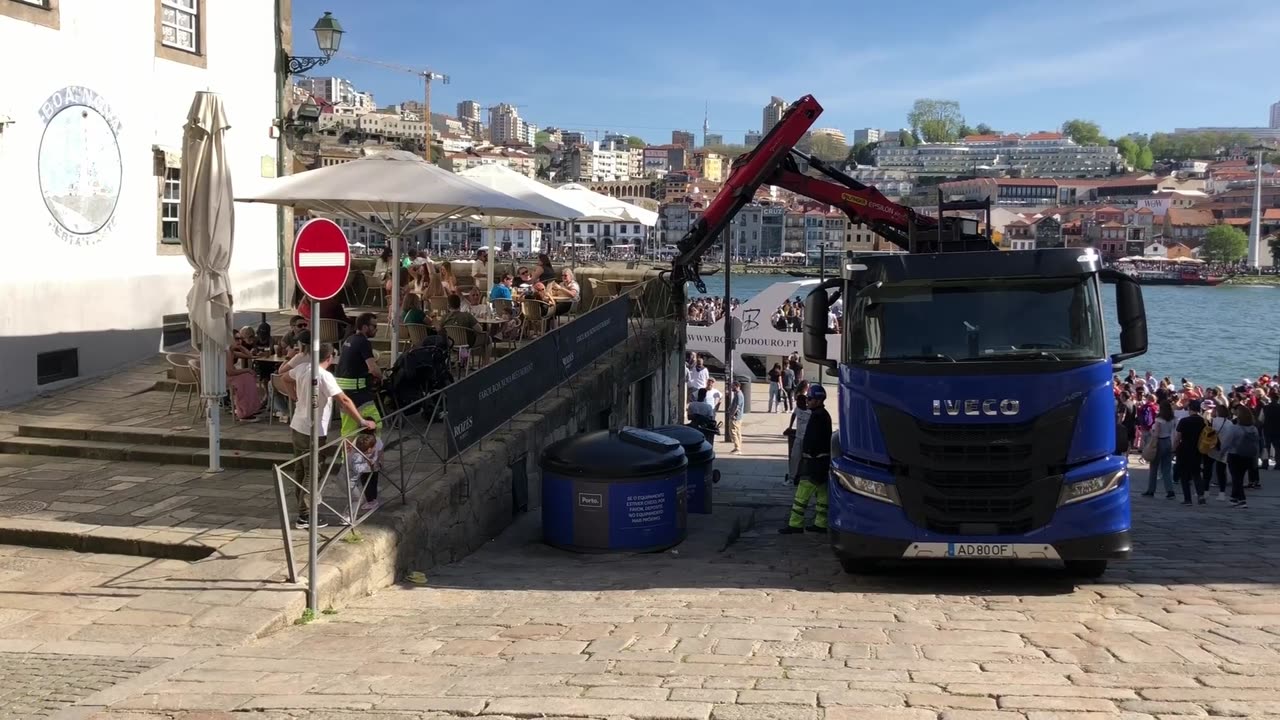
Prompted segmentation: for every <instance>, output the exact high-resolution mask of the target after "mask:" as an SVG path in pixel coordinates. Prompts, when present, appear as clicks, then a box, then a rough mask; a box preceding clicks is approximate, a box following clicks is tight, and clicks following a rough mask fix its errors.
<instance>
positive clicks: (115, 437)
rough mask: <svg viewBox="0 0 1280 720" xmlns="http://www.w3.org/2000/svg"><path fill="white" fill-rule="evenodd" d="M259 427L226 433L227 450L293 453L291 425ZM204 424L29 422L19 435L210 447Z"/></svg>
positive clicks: (19, 427)
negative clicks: (239, 433)
mask: <svg viewBox="0 0 1280 720" xmlns="http://www.w3.org/2000/svg"><path fill="white" fill-rule="evenodd" d="M259 425H260V428H259V427H255V432H254V436H253V437H234V436H232V437H228V436H227V435H226V434H224V435H223V436H222V441H221V443H222V447H223V449H224V450H240V451H244V452H248V453H259V452H266V453H290V452H292V450H293V445H292V443H291V442H290V440H289V429H288V426H286V425H283V424H279V425H270V426H268V425H266V424H265V423H260V424H259ZM203 430H204V427H203V425H197V429H196V431H191V430H188V431H181V430H173V429H172V428H150V427H123V426H121V427H115V426H110V425H98V426H88V425H71V424H57V425H52V424H49V425H46V424H40V423H28V424H19V425H18V435H19V436H20V437H28V438H46V439H51V440H64V441H71V442H80V441H84V440H93V441H100V442H110V443H123V444H127V445H164V446H167V447H179V448H196V449H200V448H207V447H208V446H209V437H208V436H207V435H205V434H204V433H203V432H202V431H203Z"/></svg>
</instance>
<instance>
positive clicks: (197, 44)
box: [155, 0, 208, 67]
mask: <svg viewBox="0 0 1280 720" xmlns="http://www.w3.org/2000/svg"><path fill="white" fill-rule="evenodd" d="M207 3H208V0H155V7H156V18H155V35H156V37H155V55H156V57H158V58H161V59H164V60H171V61H173V62H180V63H184V64H186V65H195V66H197V67H206V66H207V65H206V62H205V56H206V55H207V53H206V50H205V31H204V30H205V27H204V26H205V19H206V13H207Z"/></svg>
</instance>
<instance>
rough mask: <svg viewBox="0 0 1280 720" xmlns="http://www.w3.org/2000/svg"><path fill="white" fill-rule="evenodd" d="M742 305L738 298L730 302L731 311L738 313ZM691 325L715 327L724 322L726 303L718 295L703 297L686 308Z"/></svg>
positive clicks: (696, 299) (696, 298)
mask: <svg viewBox="0 0 1280 720" xmlns="http://www.w3.org/2000/svg"><path fill="white" fill-rule="evenodd" d="M740 304H741V303H739V301H738V298H731V299H730V300H729V308H730V310H732V311H734V312H736V311H737V310H738V307H739V305H740ZM685 309H686V310H687V311H688V314H687V315H686V317H688V318H689V324H690V325H715V324H716V323H717V322H721V321H723V320H724V310H725V301H724V298H723V297H720V296H718V295H701V296H698V297H695V298H693V299H692V300H690V301H689V303H688V304H687V305H686V306H685Z"/></svg>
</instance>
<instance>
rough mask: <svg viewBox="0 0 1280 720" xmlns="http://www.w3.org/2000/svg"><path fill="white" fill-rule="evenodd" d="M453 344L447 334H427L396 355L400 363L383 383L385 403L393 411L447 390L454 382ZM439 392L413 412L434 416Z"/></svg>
mask: <svg viewBox="0 0 1280 720" xmlns="http://www.w3.org/2000/svg"><path fill="white" fill-rule="evenodd" d="M451 347H452V344H451V343H450V342H449V338H447V337H445V336H443V335H434V334H432V335H427V337H426V338H425V339H423V341H422V343H421V344H419V345H418V346H417V347H413V348H410V349H409V350H407V351H406V352H405V353H404V354H403V355H401V356H400V357H399V358H397V359H396V364H395V366H394V367H392V368H391V372H390V374H389V375H388V377H387V380H386V382H385V383H383V388H384V390H383V398H384V400H383V404H384V407H386V408H387V410H388V411H389V412H396V411H398V410H401V409H403V408H406V407H409V406H410V405H412V404H413V403H415V402H418V401H419V400H421V399H422V398H424V397H426V396H428V395H430V394H431V393H434V392H436V391H437V390H443V389H444V388H445V387H447V386H449V385H450V384H451V383H453V373H451V372H450V371H449V350H450V348H451ZM439 401H440V398H439V397H438V396H437V397H436V398H435V399H433V400H432V401H430V402H425V403H422V404H421V405H419V406H418V407H416V408H414V409H413V410H412V411H410V412H409V413H408V414H409V415H416V414H419V413H420V414H422V415H424V416H428V417H429V416H430V415H431V413H433V412H435V409H436V404H437V403H438V402H439Z"/></svg>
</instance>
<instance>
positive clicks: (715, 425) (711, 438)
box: [685, 415, 721, 445]
mask: <svg viewBox="0 0 1280 720" xmlns="http://www.w3.org/2000/svg"><path fill="white" fill-rule="evenodd" d="M720 426H721V424H720V423H719V422H716V420H715V418H709V417H707V416H706V415H690V416H689V422H687V423H685V427H691V428H693V429H694V430H698V431H700V432H701V433H702V434H703V435H705V436H706V438H707V442H709V443H711V444H712V445H715V444H716V436H717V435H719V434H720Z"/></svg>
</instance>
